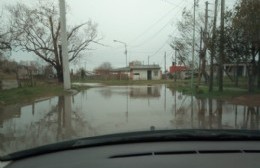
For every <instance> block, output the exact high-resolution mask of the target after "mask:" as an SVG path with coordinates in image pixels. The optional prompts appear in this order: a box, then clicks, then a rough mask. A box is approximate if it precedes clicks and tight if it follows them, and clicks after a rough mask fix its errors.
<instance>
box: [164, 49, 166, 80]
mask: <svg viewBox="0 0 260 168" xmlns="http://www.w3.org/2000/svg"><path fill="white" fill-rule="evenodd" d="M164 73H165V77H166V51H165V52H164Z"/></svg>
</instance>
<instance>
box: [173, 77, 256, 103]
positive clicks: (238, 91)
mask: <svg viewBox="0 0 260 168" xmlns="http://www.w3.org/2000/svg"><path fill="white" fill-rule="evenodd" d="M168 88H169V89H172V90H177V91H179V92H182V93H183V94H188V95H191V94H192V93H193V94H194V95H195V96H196V97H199V98H216V99H226V98H233V97H237V96H242V95H249V93H248V90H247V89H245V88H244V87H240V88H236V87H231V86H229V85H225V86H224V88H223V92H219V91H218V87H214V88H213V91H212V92H209V91H208V86H206V85H200V86H196V84H195V88H194V89H193V90H192V89H191V85H190V81H187V82H186V83H183V82H180V81H179V82H176V83H174V84H169V85H168ZM254 94H260V90H259V89H258V90H255V92H254Z"/></svg>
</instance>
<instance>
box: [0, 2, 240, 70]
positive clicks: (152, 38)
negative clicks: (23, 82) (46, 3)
mask: <svg viewBox="0 0 260 168" xmlns="http://www.w3.org/2000/svg"><path fill="white" fill-rule="evenodd" d="M20 1H24V2H25V3H33V0H20ZM234 1H235V0H226V5H227V6H231V5H233V4H234ZM15 2H18V0H1V2H0V5H1V6H2V7H3V4H12V3H15ZM66 2H67V3H68V5H69V6H70V11H69V13H68V15H67V19H68V25H75V24H80V23H83V22H85V21H87V20H88V19H91V20H93V21H94V22H96V23H97V24H98V33H99V35H100V36H102V37H103V39H102V40H101V41H100V42H101V43H103V44H106V45H107V47H104V46H98V45H91V48H92V49H94V50H92V51H90V53H89V54H88V56H87V57H86V58H85V59H83V60H82V61H81V63H80V64H77V65H72V66H74V68H80V67H85V66H86V68H87V69H88V70H92V69H93V68H95V67H97V66H98V65H100V64H101V63H102V62H110V63H111V64H112V66H113V67H115V68H117V67H123V66H125V64H126V61H125V59H126V58H125V55H124V46H123V45H122V44H120V43H115V42H113V40H118V41H122V42H125V43H126V44H127V50H128V62H129V61H133V60H138V61H141V62H143V63H144V64H147V63H148V56H150V64H151V63H155V64H160V66H161V67H162V69H164V52H166V54H167V57H166V61H167V68H168V67H169V66H170V64H171V59H172V56H173V52H172V50H171V48H170V47H169V36H170V35H171V36H176V35H178V32H177V31H176V23H177V22H178V21H179V20H180V19H181V13H182V10H183V8H184V7H186V8H187V9H192V5H193V0H66ZM204 2H205V1H202V0H200V4H201V5H200V8H201V10H202V9H203V10H204V8H205V5H204ZM209 2H210V3H211V4H210V5H209V8H210V10H212V11H213V7H214V5H213V4H214V0H209ZM209 15H212V16H213V12H212V13H211V14H209ZM13 58H15V59H17V60H26V59H35V58H36V57H33V56H28V54H27V53H22V54H21V53H19V54H17V53H14V56H13Z"/></svg>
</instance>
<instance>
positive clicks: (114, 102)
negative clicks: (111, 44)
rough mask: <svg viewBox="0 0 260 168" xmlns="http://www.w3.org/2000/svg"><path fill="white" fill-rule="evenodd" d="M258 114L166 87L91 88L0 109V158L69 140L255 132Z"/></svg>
mask: <svg viewBox="0 0 260 168" xmlns="http://www.w3.org/2000/svg"><path fill="white" fill-rule="evenodd" d="M259 109H260V108H259V107H254V106H252V107H248V106H243V105H233V104H230V103H228V102H225V101H219V100H214V99H198V98H196V97H191V96H188V95H183V94H182V93H180V92H177V91H173V90H170V89H168V88H166V86H165V85H152V86H108V87H96V88H91V89H88V90H85V91H82V92H79V93H78V94H76V95H73V96H69V95H68V96H60V97H53V98H50V99H46V100H39V101H36V102H33V103H31V104H29V105H25V106H7V107H1V108H0V155H4V154H8V153H11V152H15V151H19V150H24V149H29V148H32V147H37V146H41V145H44V144H49V143H54V142H59V141H63V140H68V139H74V138H80V137H90V136H97V135H104V134H111V133H120V132H130V131H143V130H150V129H151V128H155V130H165V129H167V130H169V129H253V130H259V129H260V124H259V121H260V117H259V114H260V110H259Z"/></svg>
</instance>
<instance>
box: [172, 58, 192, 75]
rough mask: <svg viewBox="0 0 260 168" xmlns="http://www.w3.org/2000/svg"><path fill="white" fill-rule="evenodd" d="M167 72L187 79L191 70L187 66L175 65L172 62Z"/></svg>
mask: <svg viewBox="0 0 260 168" xmlns="http://www.w3.org/2000/svg"><path fill="white" fill-rule="evenodd" d="M169 73H170V74H171V75H174V76H176V77H177V78H180V79H188V78H190V77H191V71H190V68H189V67H187V66H182V65H176V64H175V62H172V66H170V71H169Z"/></svg>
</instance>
